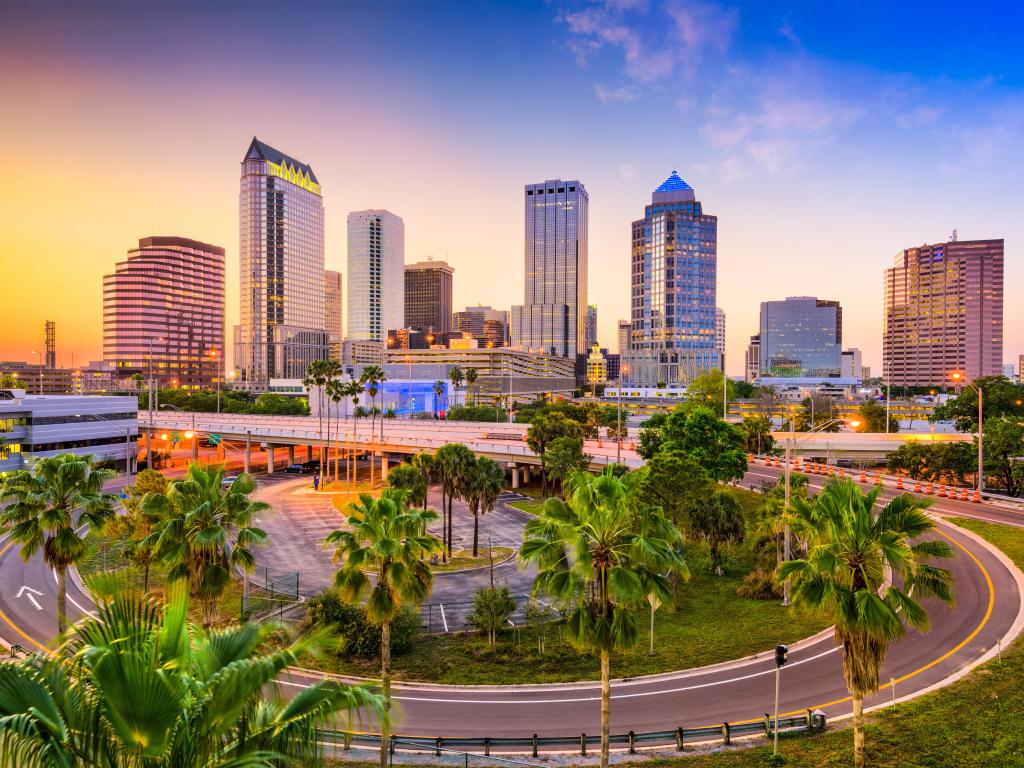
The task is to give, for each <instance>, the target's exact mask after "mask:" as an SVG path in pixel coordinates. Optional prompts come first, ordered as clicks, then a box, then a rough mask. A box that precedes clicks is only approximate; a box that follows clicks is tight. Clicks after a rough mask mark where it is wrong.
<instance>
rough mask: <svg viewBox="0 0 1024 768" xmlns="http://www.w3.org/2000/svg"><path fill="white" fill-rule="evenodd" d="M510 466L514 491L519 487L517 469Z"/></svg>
mask: <svg viewBox="0 0 1024 768" xmlns="http://www.w3.org/2000/svg"><path fill="white" fill-rule="evenodd" d="M510 466H511V467H512V488H513V490H514V489H516V488H518V487H519V467H518V466H516V465H515V464H512V465H510Z"/></svg>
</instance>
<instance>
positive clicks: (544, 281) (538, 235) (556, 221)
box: [512, 179, 589, 359]
mask: <svg viewBox="0 0 1024 768" xmlns="http://www.w3.org/2000/svg"><path fill="white" fill-rule="evenodd" d="M524 193H525V194H524V198H523V199H524V201H525V210H526V280H525V286H524V290H523V294H524V302H523V304H522V305H519V306H514V307H512V346H514V347H519V348H520V349H525V350H527V351H534V352H538V351H539V352H543V353H545V354H549V355H558V356H559V357H571V358H573V359H575V357H576V354H577V352H584V351H585V347H584V342H585V340H586V335H587V311H586V308H587V211H588V205H589V198H588V196H587V190H586V189H585V188H584V187H583V185H582V184H581V183H580V182H579V181H562V180H561V179H552V180H549V181H545V182H544V183H542V184H527V185H526V188H525V190H524Z"/></svg>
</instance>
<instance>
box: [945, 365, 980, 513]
mask: <svg viewBox="0 0 1024 768" xmlns="http://www.w3.org/2000/svg"><path fill="white" fill-rule="evenodd" d="M950 378H951V379H953V381H955V382H956V383H957V384H960V383H961V382H962V381H963V378H964V374H963V373H961V372H960V371H953V373H951V374H950ZM967 388H968V389H973V390H974V391H975V392H977V393H978V495H979V496H980V495H981V493H982V491H984V490H985V453H984V450H983V440H984V438H985V429H984V426H983V425H982V421H981V417H982V401H983V400H984V397H983V395H982V389H981V387H979V386H978V383H977V382H975V381H972V382H971V383H970V384H968V385H967ZM962 392H963V387H962V386H961V387H959V388H958V392H957V393H958V394H960V393H962Z"/></svg>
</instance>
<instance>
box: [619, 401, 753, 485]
mask: <svg viewBox="0 0 1024 768" xmlns="http://www.w3.org/2000/svg"><path fill="white" fill-rule="evenodd" d="M743 448H744V435H743V430H741V429H740V428H739V427H737V426H733V425H732V424H727V423H726V422H724V421H722V419H721V418H719V417H718V416H717V415H716V414H715V413H714V412H713V411H711V410H709V409H708V408H704V407H702V406H695V407H692V408H689V407H686V406H685V405H680V406H677V407H676V408H675V410H673V411H672V413H670V414H668V415H663V414H659V415H658V416H655V417H653V418H651V419H648V420H647V421H646V422H645V423H644V426H643V428H642V429H641V430H640V446H639V448H638V451H637V452H638V453H639V454H640V455H641V456H643V457H644V458H645V459H651V458H652V457H653V456H654V455H655V454H656V453H658V452H659V451H667V452H682V453H686V454H689V455H691V456H693V457H694V458H695V459H696V460H697V462H698V463H699V464H700V466H701V467H702V468H703V469H704V471H705V472H707V473H708V475H709V476H710V477H711V478H712V479H714V480H720V481H729V480H735V479H739V478H741V477H743V475H744V474H745V473H746V471H747V457H746V454H745V453H744V450H743Z"/></svg>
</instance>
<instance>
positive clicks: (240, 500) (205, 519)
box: [142, 464, 270, 626]
mask: <svg viewBox="0 0 1024 768" xmlns="http://www.w3.org/2000/svg"><path fill="white" fill-rule="evenodd" d="M223 479H224V470H223V469H220V468H217V467H200V466H199V465H198V464H193V465H192V466H190V467H189V468H188V474H187V475H185V477H183V478H181V479H179V480H174V481H173V482H171V484H170V485H169V486H168V488H167V491H166V492H165V493H155V494H151V495H149V496H147V497H146V498H145V500H144V501H143V503H142V506H143V509H144V510H145V511H146V513H147V514H152V515H155V516H157V518H158V519H159V520H160V521H161V522H160V523H159V524H157V525H156V526H155V527H154V529H153V532H152V533H151V534H150V535H149V536H148V537H147V538H146V540H145V545H146V546H150V547H153V550H154V553H155V557H156V559H157V560H158V561H160V562H162V563H163V564H164V565H166V566H167V567H168V568H169V571H168V574H167V575H168V579H169V580H171V581H174V580H176V579H187V580H188V584H189V594H190V595H191V596H192V597H195V598H198V599H199V600H200V601H201V602H202V604H203V623H204V624H205V625H206V626H209V625H210V624H211V623H212V622H213V614H214V610H215V609H216V607H217V601H218V600H219V599H220V596H221V595H222V594H223V593H224V589H225V587H227V585H228V582H229V581H230V580H231V569H232V568H238V569H239V570H241V571H242V578H243V581H244V582H245V584H244V587H245V590H244V591H245V594H246V595H248V576H249V574H250V573H252V570H253V568H254V567H255V565H256V561H255V559H254V558H253V555H252V551H251V548H252V547H253V546H256V545H261V544H266V543H267V534H266V532H264V531H263V530H262V529H261V528H257V527H256V526H255V525H254V523H255V522H256V516H257V515H258V514H259V513H260V512H263V511H264V510H266V509H269V508H270V505H269V504H266V503H264V502H262V501H253V500H252V499H251V498H250V496H251V495H252V493H253V491H254V490H255V484H254V483H253V480H252V477H251V476H250V475H247V474H241V475H239V476H238V477H236V478H235V480H234V481H233V482H232V483H231V484H230V485H229V486H227V487H224V484H223V483H222V480H223ZM245 609H248V606H245Z"/></svg>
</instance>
